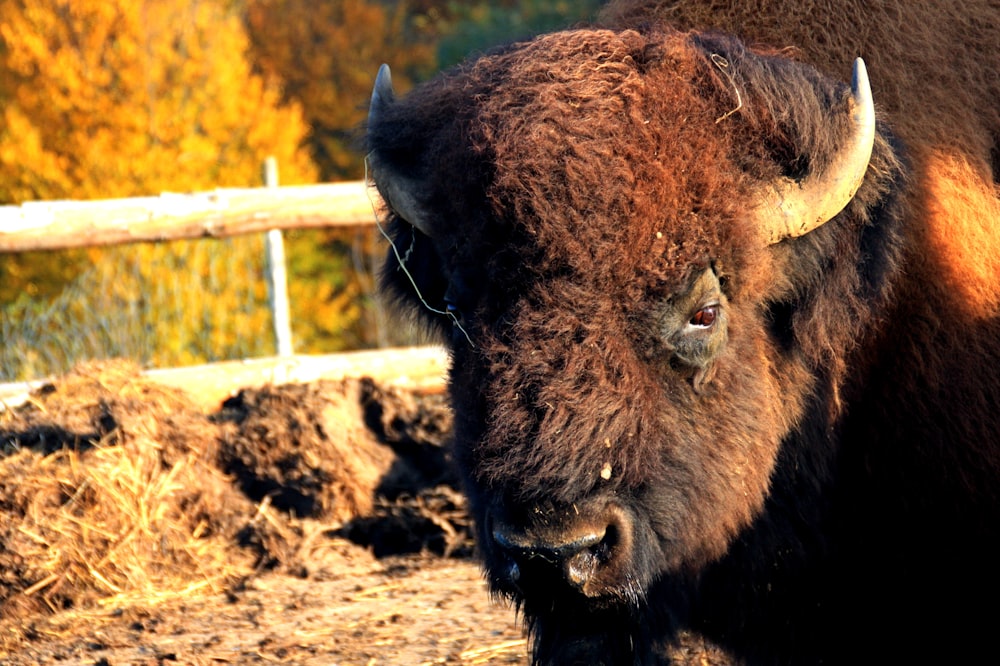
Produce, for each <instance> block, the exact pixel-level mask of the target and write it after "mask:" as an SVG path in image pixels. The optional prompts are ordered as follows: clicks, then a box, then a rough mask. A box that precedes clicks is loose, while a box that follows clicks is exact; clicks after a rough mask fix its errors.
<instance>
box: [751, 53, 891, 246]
mask: <svg viewBox="0 0 1000 666" xmlns="http://www.w3.org/2000/svg"><path fill="white" fill-rule="evenodd" d="M850 113H851V128H852V131H851V135H850V137H849V138H848V140H847V143H846V144H845V146H844V147H843V149H841V150H840V151H839V152H838V153H837V154H836V155H835V156H834V158H833V160H831V161H830V163H829V165H828V166H827V167H826V169H824V171H823V172H822V173H819V174H810V175H809V176H807V177H806V178H804V179H802V180H800V181H795V180H792V179H789V178H782V179H780V180H779V181H778V182H776V183H772V185H771V186H770V187H769V188H768V189H767V192H766V193H765V194H764V197H763V199H764V200H763V201H762V202H761V206H760V207H759V208H758V211H759V214H760V217H761V223H762V224H763V225H764V228H765V231H766V233H767V237H768V242H769V243H771V244H773V243H777V242H778V241H781V240H782V239H785V238H797V237H799V236H804V235H805V234H807V233H809V232H810V231H812V230H813V229H816V228H817V227H820V226H822V225H823V224H824V223H826V222H827V221H829V220H831V219H832V218H833V217H834V216H836V215H837V214H838V213H839V212H840V211H842V210H843V209H844V208H845V207H846V206H847V204H848V203H850V201H851V199H853V198H854V195H855V193H856V192H857V191H858V188H859V187H860V186H861V181H862V180H863V179H864V176H865V172H866V171H867V170H868V162H869V161H870V160H871V156H872V147H873V146H874V144H875V105H874V103H873V102H872V90H871V84H870V83H869V81H868V71H867V69H866V67H865V63H864V61H863V60H862V59H861V58H858V59H857V60H855V61H854V76H853V79H852V81H851V111H850Z"/></svg>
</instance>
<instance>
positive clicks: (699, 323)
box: [688, 304, 719, 328]
mask: <svg viewBox="0 0 1000 666" xmlns="http://www.w3.org/2000/svg"><path fill="white" fill-rule="evenodd" d="M718 317H719V306H718V305H716V304H713V305H706V306H705V307H703V308H702V309H700V310H698V311H697V312H695V313H694V316H693V317H691V319H690V321H688V323H689V324H691V325H692V326H694V327H696V328H711V327H712V325H713V324H714V323H715V320H716V319H717V318H718Z"/></svg>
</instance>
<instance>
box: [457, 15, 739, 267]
mask: <svg viewBox="0 0 1000 666" xmlns="http://www.w3.org/2000/svg"><path fill="white" fill-rule="evenodd" d="M706 67H711V65H706V63H705V58H704V54H702V53H699V52H698V51H697V50H696V49H695V48H693V46H692V45H691V43H690V40H689V39H688V38H687V37H685V36H683V35H680V34H666V35H665V34H657V35H644V34H640V33H638V32H635V31H624V32H612V31H603V30H596V31H594V30H586V31H570V32H564V33H557V34H553V35H547V36H545V37H542V38H539V39H537V40H535V41H533V42H529V43H526V44H523V45H520V46H519V47H517V48H514V49H512V50H509V51H506V52H503V53H499V54H496V55H493V56H490V57H487V58H484V59H481V60H480V61H478V62H477V63H476V64H475V66H474V67H472V68H471V70H470V71H469V72H468V77H470V79H471V81H473V82H474V83H472V84H468V83H467V85H465V86H462V89H463V90H466V91H468V90H472V91H486V92H485V93H483V92H473V93H468V92H463V93H462V94H469V95H471V97H470V101H471V102H472V103H473V104H475V106H476V110H475V118H474V120H473V121H472V122H473V123H474V124H473V126H472V127H471V128H470V132H471V134H472V136H473V140H472V143H473V145H474V147H475V148H474V150H475V151H476V153H477V154H478V155H479V156H480V159H482V160H483V161H485V162H487V163H488V164H489V172H490V174H491V179H490V184H489V186H488V188H487V189H486V192H485V196H486V202H485V204H486V207H487V209H488V210H489V211H490V214H491V217H492V218H493V219H494V220H496V221H499V222H500V223H502V224H503V225H504V226H505V227H507V228H508V229H510V228H513V229H514V230H515V231H516V232H519V233H520V235H519V236H515V237H516V238H520V239H521V241H522V242H523V243H524V244H525V245H530V246H531V247H529V248H524V249H525V252H526V255H525V256H531V265H532V267H533V268H535V269H541V270H544V269H545V267H546V266H550V265H555V266H558V267H559V269H560V270H563V269H565V268H566V267H569V268H571V269H573V270H574V271H575V272H578V273H579V274H585V275H596V274H599V273H601V272H614V273H616V274H619V275H620V274H623V273H625V272H627V273H631V274H634V273H635V270H631V271H629V270H628V269H630V268H631V269H636V270H641V271H645V272H649V271H650V270H652V271H654V272H657V271H670V270H673V271H675V274H674V275H672V276H663V277H662V279H665V280H668V281H671V282H677V281H679V280H681V279H683V278H684V276H685V275H686V274H687V272H688V271H689V270H690V266H691V265H692V264H694V263H698V262H704V260H705V258H706V257H707V256H713V255H717V254H718V253H719V252H720V251H721V249H720V248H722V247H723V246H726V247H729V248H731V249H732V248H733V244H734V228H733V227H734V226H735V225H737V223H738V221H739V217H740V211H741V210H742V209H745V206H742V207H741V206H740V204H739V201H740V193H741V192H744V191H746V188H745V187H744V186H743V184H742V182H741V180H740V179H741V178H742V174H741V172H740V170H738V169H736V168H733V167H732V166H731V160H730V159H729V158H728V151H729V148H728V146H729V145H730V139H729V138H728V136H727V135H726V134H725V132H724V131H722V130H720V128H719V127H718V125H717V124H716V123H715V119H716V118H717V117H718V116H719V110H718V108H717V107H718V102H717V100H716V98H715V96H714V95H708V96H705V95H704V94H701V92H702V91H699V89H698V88H699V86H702V85H703V84H704V83H705V81H708V80H710V79H711V77H710V76H708V74H707V72H706ZM706 76H708V78H706ZM727 94H728V93H727ZM726 103H727V104H729V103H730V102H729V101H728V100H727V101H726ZM459 140H464V139H459ZM465 231H466V230H464V229H461V230H457V232H458V233H461V234H463V235H464V233H465ZM654 279H661V278H654Z"/></svg>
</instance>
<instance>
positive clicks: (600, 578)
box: [368, 28, 888, 663]
mask: <svg viewBox="0 0 1000 666" xmlns="http://www.w3.org/2000/svg"><path fill="white" fill-rule="evenodd" d="M873 142H875V143H876V144H877V146H879V148H878V150H877V151H876V153H877V154H878V156H877V159H873V160H871V162H872V164H873V165H874V166H873V169H874V170H877V171H878V170H881V171H887V169H885V168H882V167H883V166H884V163H885V162H886V159H888V158H885V157H884V156H882V153H883V152H886V150H884V148H885V147H884V145H883V144H884V141H883V140H882V138H881V136H879V137H878V140H877V141H876V130H875V119H874V111H873V108H872V102H871V96H870V92H869V88H868V84H867V80H866V75H865V72H864V67H863V65H861V64H860V63H859V64H858V65H857V66H856V70H855V82H854V86H853V89H852V87H849V86H847V85H843V84H840V83H838V82H834V81H830V80H827V79H825V78H824V77H822V76H820V75H819V74H817V73H816V72H815V71H814V70H812V69H811V68H809V67H807V66H805V65H802V64H798V63H795V62H792V61H790V60H787V59H785V58H782V57H778V56H776V55H771V54H762V53H756V52H752V51H750V50H748V49H747V48H745V47H744V46H743V45H742V44H740V43H739V42H738V41H736V40H734V39H731V38H727V37H723V36H718V35H697V34H681V33H677V32H673V31H671V30H669V29H666V28H651V29H648V30H646V31H644V32H637V31H610V30H599V29H592V30H577V31H569V32H563V33H556V34H552V35H548V36H543V37H540V38H537V39H535V40H533V41H530V42H527V43H521V44H516V45H513V46H510V47H506V48H503V49H501V50H498V51H496V52H493V53H490V54H487V55H485V56H483V57H482V58H480V59H478V60H476V61H474V62H471V63H468V64H466V65H463V66H461V67H459V68H457V69H455V70H453V71H450V72H447V73H445V74H443V75H441V76H440V77H438V78H437V79H435V80H433V81H431V82H429V83H426V84H424V85H423V86H421V87H418V88H417V89H416V90H414V91H413V92H412V93H410V94H409V95H408V96H406V97H405V98H401V99H396V98H395V96H394V94H393V91H392V87H391V84H390V82H389V74H388V70H387V68H385V67H383V69H382V70H381V71H380V72H379V76H378V79H377V82H376V84H375V91H374V94H373V97H372V103H371V112H370V118H369V126H368V150H369V153H368V164H369V167H370V171H371V174H372V175H373V177H374V181H375V184H376V185H377V187H378V190H379V192H380V193H381V195H382V198H383V199H384V201H385V203H386V205H387V214H388V216H389V218H390V222H391V238H392V241H393V246H394V247H393V251H392V253H391V255H390V257H389V260H388V262H387V264H386V268H385V272H384V275H383V279H384V284H385V286H386V287H387V288H388V290H389V291H390V292H391V293H393V294H395V295H396V296H397V298H398V299H399V300H401V301H402V302H403V304H404V305H406V306H408V307H410V308H411V309H412V310H413V311H414V312H416V313H418V314H419V315H420V316H421V317H422V318H423V319H424V321H426V322H428V323H429V325H430V326H432V327H433V328H435V329H437V330H439V331H440V332H441V333H442V334H443V335H444V336H445V337H446V338H447V340H448V341H449V347H450V350H451V356H452V364H451V369H450V391H451V397H452V400H453V405H454V408H455V412H456V422H455V443H454V445H455V455H456V460H457V462H458V464H459V466H460V468H461V471H462V473H463V476H464V479H465V483H466V489H467V492H468V495H469V498H470V506H471V508H472V511H473V513H474V517H475V519H476V524H477V530H478V542H479V547H480V550H481V553H482V556H483V558H484V560H485V565H486V569H487V572H488V577H489V581H490V583H491V585H492V587H493V589H494V590H496V591H497V592H498V593H501V594H504V595H509V596H510V597H512V598H514V599H516V600H517V601H518V603H520V604H521V605H522V608H523V610H524V612H525V615H526V617H527V619H528V621H529V623H531V624H532V625H533V627H534V628H535V630H536V658H537V659H539V660H541V661H549V660H551V661H552V662H554V663H572V661H573V659H575V658H576V657H578V656H580V655H583V654H587V655H588V656H587V663H596V662H594V661H593V659H594V658H595V657H594V655H595V654H605V655H619V656H620V655H623V654H624V655H630V654H632V651H633V650H634V649H635V648H634V647H633V646H634V645H635V644H636V643H637V641H638V640H639V637H638V636H637V632H639V629H637V627H640V626H641V627H646V628H647V629H648V627H650V626H655V625H657V623H660V624H669V623H670V622H672V619H671V618H670V617H669V616H670V615H671V613H673V612H679V611H674V610H664V609H665V608H667V606H662V605H658V604H660V601H658V600H654V599H652V598H651V596H650V595H651V590H654V589H656V590H658V592H657V594H658V595H660V596H662V595H663V594H666V592H664V590H665V589H666V588H668V587H670V586H671V585H672V583H671V581H679V580H684V579H687V578H690V577H692V576H693V575H694V574H696V573H697V572H698V571H699V570H700V569H702V568H703V567H705V566H706V565H708V564H710V563H712V562H713V561H717V560H718V559H719V558H721V557H723V556H724V555H725V553H726V552H727V550H728V549H729V548H730V546H731V544H732V543H733V541H734V539H735V538H737V536H738V535H739V534H740V532H741V530H744V529H745V528H747V526H748V525H750V524H751V523H752V522H753V521H754V520H755V518H756V517H757V516H758V515H759V514H760V513H761V512H762V510H763V507H764V505H765V501H766V498H767V497H768V494H769V491H770V490H771V480H772V476H773V473H774V470H775V467H776V465H778V464H779V460H780V459H781V457H782V453H781V452H782V446H783V444H782V443H783V440H788V439H790V438H793V437H794V432H795V431H796V429H797V428H799V427H800V424H801V423H802V421H803V419H804V418H805V415H806V413H807V412H808V411H810V410H815V409H816V407H817V404H818V403H821V402H822V403H823V405H822V406H823V410H821V411H824V410H825V411H824V413H829V412H833V411H835V403H836V392H837V390H838V389H837V387H838V385H839V384H838V371H837V368H838V360H837V359H838V358H840V357H842V355H843V352H844V350H846V349H848V348H849V347H850V345H851V342H852V341H853V340H854V338H855V336H858V335H862V334H863V330H862V329H863V327H864V325H865V324H864V322H865V321H867V320H868V318H867V317H864V316H862V310H864V308H866V307H869V305H868V304H869V303H870V302H871V300H872V298H871V297H872V293H871V292H872V291H873V290H874V287H872V284H873V283H874V279H873V278H871V276H867V274H868V273H872V272H873V271H874V270H875V269H874V268H872V267H873V266H874V265H876V264H878V263H879V261H878V256H877V255H879V252H881V250H876V249H873V248H874V246H875V245H876V243H875V242H874V241H873V240H872V238H871V234H870V233H869V232H866V231H865V228H866V227H868V226H869V223H868V221H867V220H868V217H869V212H870V209H871V208H872V207H873V206H874V202H875V201H876V200H877V197H878V196H880V195H881V193H882V190H881V189H880V188H881V187H882V186H881V185H879V184H878V182H877V181H878V177H874V176H873V177H869V178H867V179H866V180H865V183H864V186H863V187H862V189H861V191H860V192H858V193H857V194H856V191H857V190H858V188H859V186H860V185H861V182H862V178H863V177H864V175H865V173H866V170H869V162H870V158H871V156H872V150H873V148H872V146H873ZM880 165H882V166H880ZM877 175H878V174H876V176H877ZM883 175H884V174H883ZM870 181H871V182H870ZM882 189H884V188H882ZM862 246H865V247H864V248H863V247H862ZM862 256H864V257H865V259H860V257H862ZM873 257H874V258H873ZM862 264H864V266H862ZM866 276H867V277H866ZM831 294H832V296H831ZM831 319H832V320H836V321H837V322H838V323H837V325H833V326H831V325H829V323H828V322H829V321H831ZM824 322H827V323H824ZM678 594H680V593H679V592H678ZM654 607H655V608H654ZM670 608H671V609H672V608H673V607H670ZM650 618H659V619H650ZM643 631H646V629H644V630H643ZM650 631H654V630H650ZM655 631H658V630H655ZM659 633H663V632H659ZM651 641H652V642H654V643H655V640H653V639H651ZM580 658H582V657H580ZM608 658H609V659H611V660H612V661H614V659H616V657H613V656H609V657H608Z"/></svg>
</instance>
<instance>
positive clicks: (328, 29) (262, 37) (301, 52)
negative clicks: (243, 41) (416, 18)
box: [247, 0, 436, 179]
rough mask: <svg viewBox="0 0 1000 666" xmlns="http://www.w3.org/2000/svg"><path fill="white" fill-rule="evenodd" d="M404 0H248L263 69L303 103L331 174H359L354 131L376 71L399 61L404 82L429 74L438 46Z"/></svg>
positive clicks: (401, 85) (396, 73)
mask: <svg viewBox="0 0 1000 666" xmlns="http://www.w3.org/2000/svg"><path fill="white" fill-rule="evenodd" d="M406 22H407V14H406V7H405V3H403V2H398V3H382V2H376V1H374V0H367V1H366V0H328V1H327V2H321V3H317V2H312V1H311V0H248V2H247V25H248V27H249V32H250V37H251V40H252V42H253V50H254V53H255V58H256V60H257V62H258V63H259V65H260V67H261V69H262V70H263V71H264V72H266V73H267V74H268V75H269V76H270V77H271V78H272V79H273V80H275V81H278V82H280V84H281V85H282V86H283V88H284V95H285V99H287V100H294V101H295V102H297V103H299V104H301V106H302V110H303V113H304V114H305V117H306V119H307V120H308V122H309V125H310V126H311V128H312V134H311V139H310V140H311V143H312V148H313V154H314V158H315V160H316V162H317V164H319V166H320V169H321V170H322V175H323V177H324V178H325V179H337V178H358V177H360V176H361V175H362V166H361V164H362V163H361V160H360V158H359V156H358V155H357V154H356V153H355V152H353V151H352V141H351V137H352V133H353V131H354V130H355V129H356V128H357V127H358V125H359V124H360V123H361V121H362V120H363V119H364V117H365V114H366V113H367V108H368V98H369V96H370V95H371V89H372V83H373V82H374V79H375V73H376V72H377V71H378V67H379V65H380V64H382V63H383V62H389V63H392V66H393V78H394V82H395V83H396V86H397V89H399V90H405V89H406V88H408V87H409V83H410V78H409V77H410V76H411V75H413V74H424V75H426V74H429V73H430V72H431V71H432V70H433V68H434V66H435V64H436V58H435V55H434V49H433V46H432V45H431V44H430V43H427V42H423V41H420V40H418V39H416V38H415V37H411V36H409V34H408V33H409V32H411V31H409V30H408V26H407V23H406Z"/></svg>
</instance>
